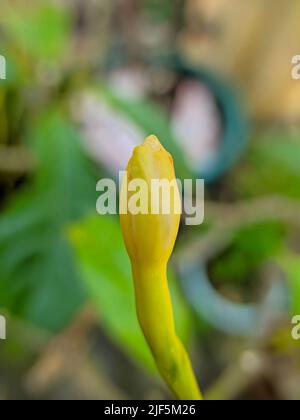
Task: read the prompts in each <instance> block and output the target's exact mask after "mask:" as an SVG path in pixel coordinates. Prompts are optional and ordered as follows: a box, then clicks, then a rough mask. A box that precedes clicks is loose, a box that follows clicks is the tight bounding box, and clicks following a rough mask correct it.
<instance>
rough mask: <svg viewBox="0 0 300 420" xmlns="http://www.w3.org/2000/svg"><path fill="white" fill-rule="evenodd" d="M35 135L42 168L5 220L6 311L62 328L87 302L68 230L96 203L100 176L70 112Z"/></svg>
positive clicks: (55, 116) (1, 293)
mask: <svg viewBox="0 0 300 420" xmlns="http://www.w3.org/2000/svg"><path fill="white" fill-rule="evenodd" d="M28 138H29V139H30V144H31V146H32V148H33V150H34V151H35V154H36V158H37V160H38V162H39V167H38V170H37V173H36V175H35V176H34V178H33V180H32V183H31V185H30V186H28V187H27V188H25V189H23V190H22V191H21V192H20V193H19V194H18V195H17V196H16V197H15V198H14V199H13V200H12V202H11V203H10V204H9V205H8V208H7V209H6V211H5V212H4V213H3V214H2V215H1V216H0V267H1V278H0V307H1V306H2V307H5V308H7V309H9V310H10V311H12V312H13V313H14V314H16V315H17V316H19V317H22V318H24V319H25V320H27V321H30V322H32V323H34V324H36V325H38V326H40V327H43V328H49V329H51V330H59V329H60V328H62V327H63V326H65V325H66V324H67V323H68V321H69V320H70V319H71V318H72V316H73V314H74V312H75V311H76V310H77V308H78V306H79V305H80V304H81V303H82V302H83V301H84V298H85V294H84V288H83V286H82V283H81V282H80V279H79V275H78V273H77V271H76V270H75V268H74V257H73V254H72V250H71V248H70V246H69V244H68V242H67V240H66V226H67V224H68V223H69V222H70V221H73V220H77V219H78V218H80V217H81V216H82V215H83V214H85V212H86V211H88V210H90V209H91V208H92V206H93V205H94V202H95V198H96V197H95V194H96V193H95V185H96V176H95V177H94V175H93V173H92V171H91V168H90V166H89V163H88V161H87V160H86V159H85V157H84V155H83V154H82V151H81V147H80V144H79V140H80V139H79V137H78V134H77V132H76V131H75V130H74V128H73V127H72V125H70V124H69V123H68V122H67V121H65V120H64V118H63V116H62V114H60V113H53V112H51V113H49V114H48V115H45V116H43V117H42V118H40V119H39V120H38V121H37V122H36V124H35V125H34V127H33V129H32V131H31V132H30V133H29V135H28Z"/></svg>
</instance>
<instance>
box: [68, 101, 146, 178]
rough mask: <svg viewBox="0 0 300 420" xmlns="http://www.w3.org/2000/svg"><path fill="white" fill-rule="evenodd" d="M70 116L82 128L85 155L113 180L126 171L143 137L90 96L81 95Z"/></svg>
mask: <svg viewBox="0 0 300 420" xmlns="http://www.w3.org/2000/svg"><path fill="white" fill-rule="evenodd" d="M74 102H75V101H74ZM74 114H75V118H76V120H77V121H78V122H79V123H80V125H81V127H82V132H83V145H84V147H85V149H86V150H87V152H88V154H89V155H90V156H91V157H92V158H93V159H94V160H96V161H97V162H99V163H100V164H101V166H104V167H105V168H106V169H107V170H108V171H109V172H110V173H111V174H112V175H114V176H117V175H118V172H119V171H122V170H124V169H125V168H126V165H127V162H128V160H129V158H130V156H131V154H132V151H133V149H134V147H135V146H137V145H138V144H140V143H142V141H143V139H144V138H145V133H143V132H142V131H141V130H140V129H139V128H138V127H137V126H136V125H134V123H131V122H130V121H129V120H128V119H126V117H124V116H123V115H122V114H121V113H118V112H116V111H115V110H113V109H111V108H110V107H109V106H108V105H107V104H106V103H105V102H104V100H102V99H101V98H99V97H96V96H93V95H92V94H85V95H83V96H82V97H81V98H80V99H79V101H76V103H74Z"/></svg>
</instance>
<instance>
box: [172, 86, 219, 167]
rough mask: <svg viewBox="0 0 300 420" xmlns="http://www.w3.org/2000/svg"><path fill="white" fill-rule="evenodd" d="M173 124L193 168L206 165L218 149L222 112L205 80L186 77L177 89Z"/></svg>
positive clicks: (211, 160)
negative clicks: (202, 81)
mask: <svg viewBox="0 0 300 420" xmlns="http://www.w3.org/2000/svg"><path fill="white" fill-rule="evenodd" d="M172 128H173V131H174V133H175V138H176V139H177V142H178V144H179V146H180V147H181V149H182V150H183V151H184V152H185V154H186V158H187V161H188V163H189V165H190V167H191V169H194V170H196V171H197V170H199V168H201V167H202V168H203V167H207V166H209V165H210V163H212V162H213V160H214V158H215V157H216V154H217V152H218V147H219V142H220V138H221V132H222V122H221V116H220V113H219V110H218V107H217V104H216V101H215V98H214V96H213V95H212V93H211V92H210V90H209V89H208V88H207V87H206V86H205V85H204V84H202V83H200V82H198V81H194V80H186V81H183V82H181V83H180V85H179V87H178V88H177V91H176V97H175V102H174V106H173V115H172Z"/></svg>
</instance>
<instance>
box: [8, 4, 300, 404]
mask: <svg viewBox="0 0 300 420" xmlns="http://www.w3.org/2000/svg"><path fill="white" fill-rule="evenodd" d="M299 20H300V4H299V1H298V0H290V1H288V2H287V1H285V0H252V1H251V2H250V1H247V2H246V1H242V0H164V1H159V0H72V1H71V0H53V1H52V0H32V1H30V2H28V1H26V0H2V1H1V14H0V54H1V55H3V56H4V57H5V58H6V63H7V69H6V70H7V79H6V80H0V206H1V213H0V314H2V315H5V316H6V319H7V340H6V341H0V372H1V373H0V399H165V398H170V394H169V392H168V390H167V389H166V387H165V385H164V384H163V382H162V380H161V379H160V378H159V376H158V374H157V372H156V369H155V367H154V365H153V361H152V358H151V356H150V354H149V351H148V349H147V346H146V344H145V341H144V338H143V336H142V334H141V332H140V329H139V326H138V323H137V320H136V315H135V307H134V297H133V284H132V280H131V274H130V267H129V262H128V259H127V256H126V253H125V250H124V246H123V242H122V238H121V233H120V227H119V221H118V218H117V217H112V216H110V217H104V216H98V215H97V214H96V209H95V205H96V200H97V198H98V193H97V192H96V182H97V180H99V179H100V178H101V177H104V176H105V177H113V178H117V176H118V171H119V170H123V169H124V168H125V165H126V162H127V160H128V158H129V156H130V155H131V153H132V149H133V147H134V146H135V145H137V144H139V143H140V142H141V141H142V140H143V138H144V137H145V136H146V135H148V134H151V133H153V134H156V135H157V136H158V137H159V138H160V139H161V141H162V142H163V144H164V145H165V146H166V147H167V148H168V149H169V150H170V151H171V152H172V154H173V155H174V160H175V165H176V171H177V175H178V176H179V177H192V178H197V177H203V178H205V180H206V200H205V203H206V216H205V223H204V225H202V226H199V227H186V226H184V224H183V225H182V228H181V231H180V235H179V238H178V241H177V245H176V250H175V253H174V256H173V260H172V263H171V266H170V287H171V289H172V297H173V302H174V306H175V312H176V324H177V329H178V332H179V335H180V336H181V337H182V339H183V340H184V342H185V343H186V346H187V347H188V349H189V352H190V354H191V357H192V360H193V365H194V366H195V369H196V372H197V377H198V380H199V383H200V385H201V387H202V389H203V391H204V393H205V395H206V398H208V399H229V400H238V399H252V400H253V399H258V400H262V399H272V400H276V399H296V400H298V399H299V398H300V346H299V344H300V343H299V341H295V340H292V338H291V330H292V324H291V320H292V317H293V316H294V315H297V314H300V259H299V253H300V188H299V185H300V166H299V160H300V81H296V80H293V79H292V77H291V71H292V64H291V60H292V57H293V56H294V55H297V54H300V26H299Z"/></svg>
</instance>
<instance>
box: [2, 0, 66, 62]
mask: <svg viewBox="0 0 300 420" xmlns="http://www.w3.org/2000/svg"><path fill="white" fill-rule="evenodd" d="M1 15H2V16H3V19H1V18H0V23H1V26H2V28H3V29H4V32H5V34H6V35H7V36H8V37H9V38H10V40H12V41H13V42H14V43H15V44H16V45H18V46H19V47H20V46H21V47H22V49H23V50H24V52H25V53H27V54H30V55H32V56H33V57H36V58H41V59H58V58H60V57H61V56H62V54H63V52H64V50H65V47H66V44H67V41H68V35H69V33H70V21H69V17H68V15H67V13H66V12H65V11H64V10H63V9H62V8H61V7H58V6H55V5H54V4H53V2H49V1H48V0H41V1H40V2H39V4H38V5H34V4H29V3H27V4H26V7H24V6H21V5H20V6H19V7H18V8H15V7H14V5H13V4H11V2H8V3H7V2H6V4H4V5H3V10H2V11H1Z"/></svg>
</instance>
